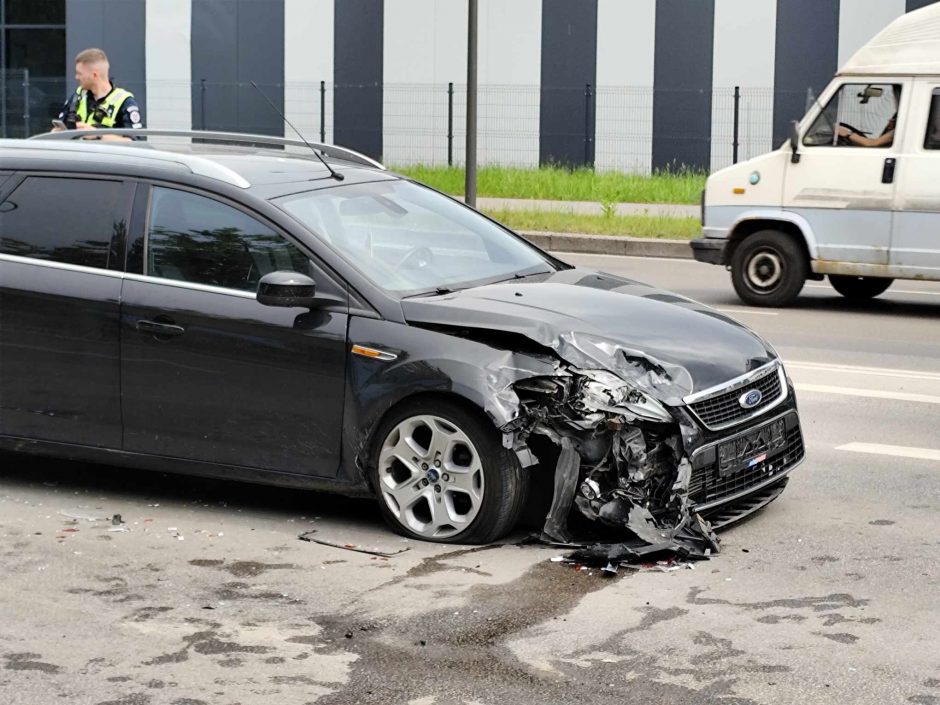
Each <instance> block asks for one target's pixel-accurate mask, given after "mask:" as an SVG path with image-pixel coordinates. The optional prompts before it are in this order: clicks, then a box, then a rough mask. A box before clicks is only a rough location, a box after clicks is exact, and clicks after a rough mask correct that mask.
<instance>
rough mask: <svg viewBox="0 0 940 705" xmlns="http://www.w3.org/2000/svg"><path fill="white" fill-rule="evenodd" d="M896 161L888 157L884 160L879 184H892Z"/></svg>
mask: <svg viewBox="0 0 940 705" xmlns="http://www.w3.org/2000/svg"><path fill="white" fill-rule="evenodd" d="M897 164H898V160H897V159H895V158H894V157H888V158H887V159H885V168H884V169H883V170H882V172H881V183H883V184H893V183H894V168H895V167H896V166H897Z"/></svg>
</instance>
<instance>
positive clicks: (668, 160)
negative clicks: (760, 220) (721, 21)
mask: <svg viewBox="0 0 940 705" xmlns="http://www.w3.org/2000/svg"><path fill="white" fill-rule="evenodd" d="M714 39H715V0H658V2H657V3H656V49H655V53H656V59H655V62H656V63H655V67H654V71H653V74H654V81H655V86H656V91H655V93H654V96H653V169H654V170H661V169H681V168H684V167H691V168H693V169H702V170H706V171H707V170H708V168H709V164H710V161H711V136H712V58H713V51H714V43H715V42H714Z"/></svg>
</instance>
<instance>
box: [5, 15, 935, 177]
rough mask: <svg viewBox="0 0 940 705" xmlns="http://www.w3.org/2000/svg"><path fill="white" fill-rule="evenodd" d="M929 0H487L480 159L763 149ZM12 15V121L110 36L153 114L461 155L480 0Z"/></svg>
mask: <svg viewBox="0 0 940 705" xmlns="http://www.w3.org/2000/svg"><path fill="white" fill-rule="evenodd" d="M930 1H931V0H479V6H480V17H479V86H480V89H479V99H478V100H479V145H480V146H479V156H480V161H481V163H485V164H506V165H520V166H535V165H538V164H548V163H558V164H565V165H572V166H576V165H587V166H592V167H595V168H597V169H604V170H620V171H626V172H639V173H648V172H650V171H651V170H658V169H664V168H683V167H687V168H693V169H699V170H709V169H715V168H719V167H722V166H725V165H727V164H729V163H731V161H732V159H733V157H734V155H735V153H737V156H738V157H739V158H742V159H743V158H747V157H749V156H753V155H756V154H759V153H761V152H764V151H767V150H768V149H770V148H771V147H772V145H774V144H778V143H779V142H781V141H782V140H783V139H784V138H785V135H786V131H787V124H788V123H789V121H790V120H791V119H794V118H798V117H800V116H801V115H802V114H803V112H804V111H805V109H806V107H807V101H808V100H812V99H813V96H814V95H815V93H816V92H818V91H819V90H821V89H822V88H823V87H824V86H825V84H826V83H827V82H828V80H829V78H830V77H831V76H832V74H833V73H834V72H835V71H836V69H837V67H838V66H839V65H841V63H842V62H844V61H845V60H846V59H847V58H848V57H849V56H850V55H851V54H852V53H853V52H854V51H855V50H856V49H857V48H859V47H860V46H861V45H862V44H864V43H865V42H866V41H867V40H868V39H869V38H871V37H872V36H873V35H874V34H875V33H876V32H877V31H878V30H880V29H881V28H882V27H883V26H884V25H885V24H887V23H888V22H889V21H891V20H892V19H894V18H895V17H897V16H899V15H900V14H902V13H904V12H907V11H910V10H913V9H916V8H919V7H922V6H923V5H926V4H929V2H930ZM0 18H2V25H0V29H2V37H3V43H4V49H3V52H2V56H3V62H4V63H3V65H2V67H0V69H2V71H0V74H2V76H3V78H4V88H3V91H2V94H3V95H2V99H3V103H2V105H0V109H2V113H3V124H2V125H0V129H2V131H3V134H7V135H17V134H22V133H24V132H26V131H31V132H36V131H41V130H43V129H46V126H47V125H48V118H49V117H51V114H49V113H50V110H54V109H55V107H56V106H57V105H59V104H61V102H62V101H63V100H64V98H65V95H66V93H67V91H69V90H71V85H72V79H71V76H72V73H73V67H72V63H71V62H72V58H73V57H74V56H75V54H76V53H77V52H78V51H80V50H81V49H83V48H86V47H89V46H99V47H101V48H103V49H104V50H105V51H106V52H107V53H108V55H109V56H110V58H111V63H112V74H113V76H114V79H115V81H116V82H118V83H119V84H120V85H122V86H124V87H126V88H128V89H129V90H131V91H133V92H134V93H135V94H136V95H137V97H138V100H139V102H140V103H141V105H142V106H144V109H145V117H146V121H147V123H148V125H149V126H151V127H167V128H180V129H190V128H197V129H198V128H205V129H220V130H237V131H250V132H260V133H266V134H278V135H283V134H287V135H291V134H293V133H292V131H291V130H290V129H289V128H287V127H286V126H285V125H284V123H283V121H282V120H281V118H280V117H279V116H278V115H277V112H276V111H274V110H272V109H271V107H270V105H269V104H268V103H267V102H266V101H265V100H264V98H263V97H262V96H261V95H259V93H258V91H259V90H260V91H262V92H263V93H264V94H265V95H266V96H267V97H269V98H270V99H271V100H272V101H273V102H274V103H275V105H277V106H278V108H279V109H281V110H283V111H284V112H285V113H286V115H287V117H288V119H289V120H290V121H291V122H293V123H294V124H295V125H296V126H297V128H298V129H300V130H301V131H302V132H303V133H304V135H305V136H306V137H307V138H308V139H320V138H321V137H322V138H323V139H325V140H326V141H334V142H336V143H338V144H343V145H346V146H350V147H353V148H356V149H359V150H361V151H363V152H365V153H367V154H370V155H372V156H375V157H378V158H381V159H383V160H384V161H386V162H387V163H389V164H407V163H419V162H420V163H426V164H444V163H448V162H452V163H455V164H460V163H461V162H462V160H463V144H464V133H463V124H464V116H465V112H464V105H465V86H464V82H465V80H466V49H467V1H466V0H0ZM27 71H28V75H27V74H26V72H27ZM252 81H253V82H255V83H256V84H257V86H258V87H257V88H255V87H254V86H252V85H251V82H252ZM735 125H737V129H735ZM735 143H737V148H736V149H735Z"/></svg>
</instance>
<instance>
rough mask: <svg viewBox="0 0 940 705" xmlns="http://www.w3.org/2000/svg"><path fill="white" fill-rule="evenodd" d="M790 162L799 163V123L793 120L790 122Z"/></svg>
mask: <svg viewBox="0 0 940 705" xmlns="http://www.w3.org/2000/svg"><path fill="white" fill-rule="evenodd" d="M790 150H791V154H790V163H791V164H799V163H800V123H799V122H797V121H796V120H793V121H792V122H791V123H790Z"/></svg>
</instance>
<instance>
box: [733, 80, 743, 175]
mask: <svg viewBox="0 0 940 705" xmlns="http://www.w3.org/2000/svg"><path fill="white" fill-rule="evenodd" d="M740 128H741V87H740V86H735V87H734V142H733V143H732V149H731V161H732V163H733V164H737V163H738V145H739V140H738V137H739V130H740Z"/></svg>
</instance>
